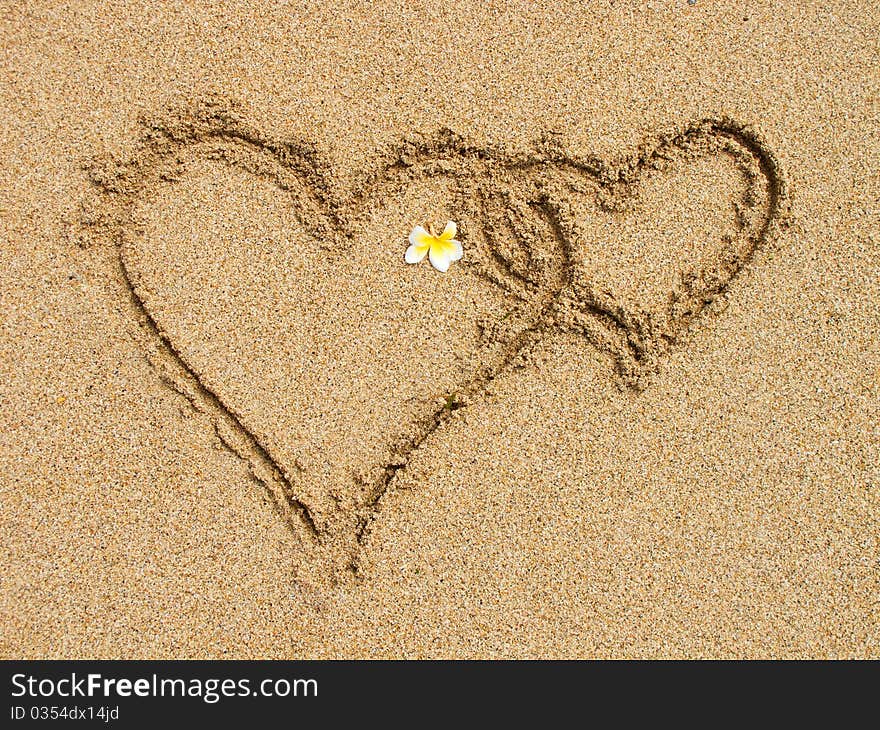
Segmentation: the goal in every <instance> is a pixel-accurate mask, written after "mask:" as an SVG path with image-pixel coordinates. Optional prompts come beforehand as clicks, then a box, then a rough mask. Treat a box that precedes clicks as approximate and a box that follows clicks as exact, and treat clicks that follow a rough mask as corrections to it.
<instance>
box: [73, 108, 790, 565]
mask: <svg viewBox="0 0 880 730" xmlns="http://www.w3.org/2000/svg"><path fill="white" fill-rule="evenodd" d="M144 127H145V133H144V135H143V138H142V139H141V140H140V141H139V144H138V146H137V149H136V152H135V153H134V154H133V155H132V156H131V157H130V158H129V159H126V160H124V161H122V162H119V161H112V162H108V161H104V162H102V163H100V164H95V165H93V166H92V167H91V168H90V172H91V179H92V181H93V183H94V184H95V190H96V191H97V193H98V203H97V204H94V205H93V206H92V208H91V211H90V213H89V221H88V222H89V223H90V224H91V225H92V227H93V228H95V229H96V230H97V229H100V230H101V231H102V232H103V233H104V234H109V236H110V238H109V239H108V240H110V241H111V243H112V250H113V251H115V252H118V264H119V272H120V276H121V278H122V279H123V280H124V283H125V286H126V289H127V291H128V292H129V294H130V297H131V301H130V304H131V306H132V309H133V312H134V313H135V315H136V316H137V317H138V319H139V321H140V324H141V328H140V329H141V332H142V333H143V335H144V338H145V343H146V345H147V348H148V349H149V352H150V358H151V362H153V364H154V365H155V366H156V368H157V370H158V372H159V373H160V375H161V376H162V377H163V379H164V380H165V381H166V382H168V383H169V384H171V385H172V386H173V387H175V388H176V389H178V390H180V391H181V392H183V393H184V394H186V395H187V396H188V397H189V399H190V400H191V402H192V403H193V404H194V405H195V406H196V407H197V408H198V409H200V410H202V411H204V412H206V413H208V414H209V415H210V416H211V418H212V419H213V421H214V423H215V426H216V428H217V432H218V434H219V435H220V437H221V438H222V439H223V441H224V443H226V444H227V446H229V448H231V449H232V450H234V451H235V452H236V453H237V454H238V455H239V456H241V457H242V458H243V459H245V460H246V461H247V463H248V465H249V467H250V469H251V472H252V473H253V475H254V477H255V478H256V479H257V480H258V481H260V482H261V483H262V484H264V485H265V487H266V489H267V491H268V493H269V494H270V495H271V496H272V499H273V501H274V504H275V506H276V507H277V508H278V510H279V512H280V513H281V515H282V516H283V518H284V519H285V520H286V521H287V523H288V525H289V526H290V528H291V530H292V531H293V532H294V533H295V534H296V535H298V536H299V537H300V538H301V539H302V541H303V546H304V547H308V548H309V549H313V548H314V549H315V550H317V551H318V553H319V554H320V555H321V556H322V558H321V559H322V560H324V561H328V560H329V561H330V562H331V563H335V564H337V565H339V564H343V565H352V564H354V562H353V561H355V560H356V555H357V551H358V548H359V547H360V545H361V543H362V542H363V540H364V539H365V536H366V535H367V534H368V532H369V527H370V525H371V523H372V521H373V520H374V519H375V517H376V515H377V514H378V512H379V510H380V508H381V502H382V499H383V497H384V496H385V495H386V494H387V493H388V492H389V490H391V489H393V488H394V486H395V481H396V480H397V479H399V478H400V471H401V470H402V469H403V468H404V467H405V466H406V464H407V462H408V460H409V459H410V456H411V454H412V452H413V451H414V450H415V449H417V448H419V447H421V446H422V445H423V444H425V442H426V440H427V439H429V437H430V435H431V434H432V433H433V432H434V431H436V430H437V429H438V428H439V427H441V426H442V425H443V424H444V423H446V422H447V421H448V420H449V419H450V418H453V417H454V412H455V410H456V409H457V408H459V407H461V406H464V405H467V404H468V403H469V402H470V401H472V400H473V399H474V398H476V397H479V396H480V394H481V393H483V392H484V390H485V387H486V385H487V384H488V383H489V382H490V381H491V380H492V379H493V378H495V377H497V376H498V375H499V374H500V373H501V372H502V371H503V370H504V369H505V368H508V367H510V366H511V364H513V363H514V362H516V361H517V360H520V361H521V360H522V359H523V358H524V357H526V356H527V354H528V352H529V351H530V349H531V348H533V347H534V346H535V345H536V344H537V343H538V342H539V341H540V340H541V338H542V337H543V336H544V335H545V334H547V333H548V332H550V331H552V330H554V329H568V330H574V331H577V332H579V333H581V334H582V335H583V336H584V338H585V340H586V341H588V342H590V343H591V344H592V345H593V346H595V347H597V348H598V349H599V350H600V351H602V352H605V353H607V354H608V355H609V356H610V359H611V361H612V362H613V363H614V369H615V371H616V377H617V378H618V379H619V381H620V383H621V384H622V385H623V386H625V387H634V388H639V387H642V385H643V384H644V382H645V377H646V376H648V375H649V374H650V373H652V372H654V371H655V370H656V368H657V365H658V363H659V360H660V359H661V358H662V356H663V355H664V353H666V352H667V351H668V349H669V347H670V346H671V345H672V344H673V343H674V342H675V340H676V338H678V337H679V336H680V335H681V334H682V333H683V332H684V331H685V330H686V329H687V328H688V327H689V325H690V324H691V322H692V321H693V320H694V319H695V318H696V317H697V316H698V315H700V314H701V313H702V312H703V311H704V309H705V308H706V306H707V305H708V304H709V303H710V302H712V301H713V300H714V299H715V298H716V297H718V296H719V295H720V294H721V293H723V292H724V291H725V290H726V289H727V288H728V287H729V285H730V284H731V282H732V281H733V280H734V279H735V277H736V276H737V274H738V273H739V272H740V271H741V269H742V268H743V266H744V265H745V264H746V263H747V262H748V261H749V260H750V259H751V258H752V255H753V253H754V252H755V250H756V249H757V248H759V247H760V246H761V245H762V244H764V243H766V242H768V241H769V240H770V239H772V238H773V237H775V236H776V235H778V233H779V231H780V229H781V227H782V226H783V225H784V223H785V221H786V218H787V214H788V197H787V193H786V186H785V181H784V178H783V176H782V174H781V172H780V169H779V165H778V162H777V160H776V158H775V156H774V155H773V153H772V152H771V150H770V149H769V148H768V147H767V145H766V144H765V143H764V142H763V141H762V140H761V139H760V138H759V136H757V135H756V134H755V133H754V132H753V131H751V130H749V129H748V128H746V127H745V126H743V125H741V124H739V123H736V122H734V121H731V120H727V119H706V120H700V121H698V122H695V123H692V124H690V125H688V126H686V127H684V128H682V129H679V130H677V131H675V132H672V133H669V134H665V135H658V136H656V137H655V138H653V139H652V140H650V141H648V142H646V143H644V144H643V145H642V146H641V147H640V148H639V149H638V150H637V151H636V152H635V153H634V154H633V155H631V156H629V157H626V158H622V159H620V160H617V161H614V162H610V163H609V162H604V161H602V160H599V159H595V158H588V157H579V156H577V155H575V154H574V153H572V152H571V151H570V150H569V149H567V148H566V146H565V145H564V144H563V143H562V142H561V140H560V138H559V137H557V136H553V135H548V136H546V137H545V138H543V139H541V140H540V141H539V142H537V143H536V144H535V145H534V146H533V147H532V148H530V149H528V150H525V151H520V152H515V153H514V152H510V151H506V150H503V149H500V148H490V147H484V146H478V145H475V144H472V143H470V142H469V141H468V140H466V139H463V138H461V137H459V136H457V135H455V134H453V133H451V132H448V131H444V132H442V133H440V134H438V135H436V136H435V137H433V138H430V139H426V138H418V139H410V140H406V141H404V142H402V143H401V144H399V145H397V146H396V147H394V148H393V149H390V150H387V151H386V152H385V153H384V154H383V155H381V156H380V157H379V159H378V160H377V161H376V163H375V165H373V166H372V168H371V169H370V170H369V171H367V172H365V173H364V174H363V175H362V176H361V177H360V178H358V179H357V180H356V181H355V182H354V183H353V184H351V185H349V186H347V188H346V189H345V190H341V185H340V183H339V182H338V177H337V176H335V175H334V173H333V170H332V169H331V167H330V166H329V164H328V163H327V162H326V160H325V159H324V157H323V156H322V155H320V154H319V153H318V152H317V150H316V149H315V148H314V146H313V145H312V144H310V143H309V142H308V141H294V142H289V141H283V140H276V139H273V138H271V137H269V136H267V135H264V134H263V133H261V132H260V131H259V130H257V129H254V128H253V127H251V126H249V125H248V124H247V123H246V122H244V121H243V119H242V118H241V116H240V115H239V114H237V113H236V112H235V111H234V110H233V109H232V108H231V107H230V106H228V105H226V104H224V103H220V102H217V101H209V102H206V103H202V104H200V105H197V106H196V107H194V108H189V109H186V110H179V109H178V110H176V111H170V112H167V113H166V114H164V115H163V116H162V117H160V118H159V119H158V120H152V121H145V122H144ZM648 201H650V205H651V206H652V207H650V208H649V207H648ZM658 201H663V203H662V205H659V207H658ZM447 220H455V221H457V222H458V224H459V238H460V239H461V240H462V242H463V244H464V247H465V258H464V259H463V261H462V262H461V263H460V264H455V265H453V267H452V268H451V269H450V271H449V273H448V274H445V275H443V274H439V273H437V272H435V271H433V270H432V269H431V268H430V267H428V266H427V265H421V266H407V265H405V264H404V263H403V251H404V249H405V244H406V240H405V237H406V234H407V233H408V232H409V230H411V228H412V226H413V225H414V224H416V223H423V222H426V221H431V222H433V223H434V224H435V225H441V226H442V225H443V224H444V223H445V222H446V221H447ZM661 234H662V235H661ZM658 235H659V236H660V237H658Z"/></svg>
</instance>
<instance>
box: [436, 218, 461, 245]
mask: <svg viewBox="0 0 880 730" xmlns="http://www.w3.org/2000/svg"><path fill="white" fill-rule="evenodd" d="M456 233H458V226H457V225H455V221H449V223H447V224H446V228H444V229H443V233H441V234H440V240H442V241H449V240H451V239H453V238H455V234H456Z"/></svg>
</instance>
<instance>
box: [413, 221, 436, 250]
mask: <svg viewBox="0 0 880 730" xmlns="http://www.w3.org/2000/svg"><path fill="white" fill-rule="evenodd" d="M409 242H410V243H411V244H412V245H413V246H416V247H417V248H424V249H427V248H428V246H430V245H431V244H432V243H433V242H434V236H432V235H431V234H430V233H428V232H427V231H426V230H425V229H424V228H423V227H422V226H416V227H415V228H413V229H412V233H410V234H409Z"/></svg>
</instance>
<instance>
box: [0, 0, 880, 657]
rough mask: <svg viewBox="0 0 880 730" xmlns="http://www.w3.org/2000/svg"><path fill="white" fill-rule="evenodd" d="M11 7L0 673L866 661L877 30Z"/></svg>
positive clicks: (789, 7) (487, 13)
mask: <svg viewBox="0 0 880 730" xmlns="http://www.w3.org/2000/svg"><path fill="white" fill-rule="evenodd" d="M3 13H4V14H3V16H2V19H3V25H2V31H0V32H2V40H3V44H2V47H3V51H4V54H3V61H2V63H3V66H4V68H3V78H4V84H3V86H2V91H0V93H2V100H0V108H2V110H3V111H2V114H0V121H2V127H0V135H2V136H0V150H2V153H3V154H2V158H0V176H2V177H0V220H2V226H3V228H2V247H0V300H2V301H0V304H2V306H0V495H2V501H3V502H2V503H3V507H2V515H3V520H2V527H0V540H2V544H3V555H4V560H3V579H2V590H0V611H2V621H0V626H2V635H0V636H2V644H0V645H2V656H3V657H5V658H13V657H35V658H36V657H40V658H43V657H53V658H86V657H101V658H105V657H106V658H147V657H155V658H213V657H225V658H330V657H336V658H353V657H389V658H390V657H438V658H439V657H451V658H478V657H480V658H482V657H486V658H495V657H510V658H557V657H559V658H563V657H565V658H571V657H619V658H623V657H630V658H649V657H669V658H673V657H676V658H677V657H711V658H715V657H743V658H767V657H801V658H810V657H812V658H818V657H841V658H842V657H874V658H876V657H878V656H880V634H878V628H880V627H878V624H880V560H878V559H880V550H878V527H880V509H878V508H880V496H878V490H880V469H878V463H880V344H878V343H880V276H878V274H880V215H878V210H877V200H878V199H880V178H878V175H877V172H876V161H877V159H878V154H880V96H878V93H880V58H878V51H877V45H876V41H875V38H876V36H877V33H878V31H880V22H878V21H880V17H878V12H877V11H876V10H874V9H872V8H870V7H867V6H865V5H864V4H862V5H860V4H855V3H853V4H851V5H847V4H835V3H808V2H804V3H793V4H782V5H779V6H772V5H762V6H760V7H753V8H749V9H747V10H744V9H743V8H742V7H740V5H739V4H733V3H729V4H728V3H714V2H708V1H705V0H698V2H697V3H696V4H694V5H690V4H688V3H687V2H684V1H682V2H675V3H649V4H646V5H645V6H638V7H637V6H635V5H634V4H628V3H619V2H618V3H597V4H593V5H591V6H589V7H585V6H584V4H571V5H570V6H567V5H557V6H553V8H552V9H551V8H540V7H537V6H535V5H534V4H531V3H525V2H518V3H455V2H441V3H424V4H421V3H415V4H414V3H405V4H404V3H400V4H394V3H388V4H381V5H378V6H377V5H376V4H373V3H363V2H350V3H343V4H339V3H334V4H330V3H324V4H322V3H317V4H303V3H295V4H289V5H285V4H270V3H264V4H260V6H259V8H254V7H249V6H248V4H244V3H242V4H239V5H238V6H237V7H230V6H227V5H226V4H224V5H223V6H222V7H221V6H220V5H219V4H218V5H216V6H209V7H206V8H199V9H197V8H194V7H192V6H191V4H188V3H180V4H177V5H173V4H164V3H163V4H161V5H157V6H156V7H153V8H144V7H142V6H140V5H137V4H126V3H116V2H114V3H93V4H88V3H68V4H51V3H45V4H41V5H40V7H35V8H29V9H27V10H24V9H20V8H16V9H7V10H4V11H3ZM448 220H455V221H456V222H457V223H458V238H459V240H460V241H461V242H462V245H463V248H464V257H463V258H462V260H461V261H460V262H457V263H453V264H452V266H451V267H450V269H449V271H448V272H447V273H445V274H443V273H440V272H438V271H436V270H434V269H433V268H432V267H431V266H430V264H429V263H428V261H423V262H421V263H420V264H417V265H408V264H406V263H405V262H404V260H403V254H404V251H405V250H406V246H407V235H408V234H409V232H410V231H411V230H412V228H413V226H415V225H417V224H432V225H433V226H434V227H435V228H437V229H438V230H439V229H440V228H442V226H443V225H444V224H445V223H446V221H448Z"/></svg>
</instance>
